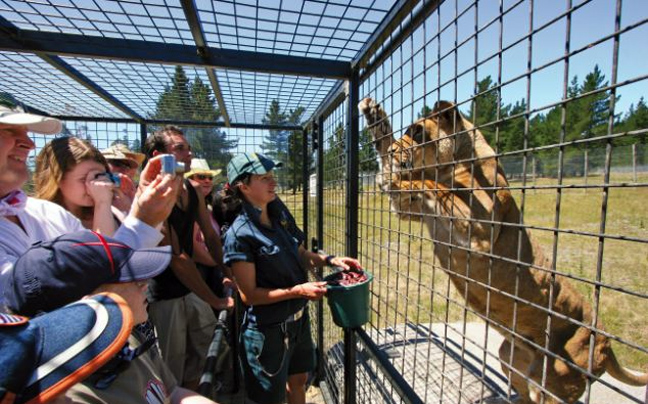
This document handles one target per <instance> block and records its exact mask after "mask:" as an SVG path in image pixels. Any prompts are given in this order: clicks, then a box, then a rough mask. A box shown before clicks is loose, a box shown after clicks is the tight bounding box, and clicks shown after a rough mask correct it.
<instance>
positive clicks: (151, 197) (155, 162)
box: [131, 154, 184, 227]
mask: <svg viewBox="0 0 648 404" xmlns="http://www.w3.org/2000/svg"><path fill="white" fill-rule="evenodd" d="M165 156H170V157H173V160H170V159H169V158H168V157H165ZM164 159H167V163H166V165H167V167H166V168H164V171H163V167H164V163H163V160H164ZM169 161H172V162H173V163H174V164H171V163H170V162H169ZM179 164H181V163H176V161H175V157H174V156H172V155H167V154H163V155H159V156H155V157H153V158H151V159H150V160H149V161H148V163H147V164H146V166H145V167H144V169H143V170H142V172H141V173H140V183H139V188H138V191H137V196H136V197H135V203H134V204H133V207H132V209H131V215H132V216H134V217H136V218H138V219H140V220H141V221H143V222H144V223H147V224H149V225H151V226H153V227H155V226H157V225H158V224H160V223H161V222H162V221H164V220H165V219H166V218H167V217H168V216H169V214H170V213H171V209H173V205H174V204H175V202H176V200H177V198H178V192H180V189H182V180H183V177H182V175H175V174H176V173H179V172H180V171H179V169H180V167H182V172H184V164H182V166H179ZM171 167H173V169H171ZM169 171H172V172H173V174H171V172H169ZM167 173H168V174H169V175H165V174H167Z"/></svg>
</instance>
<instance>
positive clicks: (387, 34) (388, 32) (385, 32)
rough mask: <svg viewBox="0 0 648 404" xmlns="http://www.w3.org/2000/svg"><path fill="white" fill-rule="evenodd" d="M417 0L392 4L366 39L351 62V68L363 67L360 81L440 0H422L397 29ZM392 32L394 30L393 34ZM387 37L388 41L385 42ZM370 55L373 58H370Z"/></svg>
mask: <svg viewBox="0 0 648 404" xmlns="http://www.w3.org/2000/svg"><path fill="white" fill-rule="evenodd" d="M419 2H420V0H400V1H399V2H398V3H396V4H395V5H394V7H392V9H391V10H390V12H389V14H388V15H387V16H386V17H385V18H384V19H383V21H382V23H381V24H380V26H378V28H377V29H376V31H375V32H374V34H373V35H372V36H371V38H369V40H368V41H367V44H366V45H365V46H364V47H363V49H361V50H360V52H359V54H358V56H357V57H356V58H355V59H354V60H353V61H352V62H351V66H352V68H353V69H357V68H364V69H365V71H364V72H362V74H361V76H360V81H362V80H363V79H364V78H365V77H367V76H368V75H369V74H371V72H372V71H373V70H374V69H375V68H376V66H379V65H380V64H381V63H382V62H383V61H384V59H385V58H386V57H387V56H389V55H390V54H391V52H392V50H393V49H394V48H395V47H397V46H399V45H400V43H401V42H402V40H403V38H406V37H407V36H408V35H410V34H411V33H412V31H414V29H415V28H416V27H418V26H419V25H420V24H421V23H422V22H423V21H424V20H425V19H426V18H427V17H428V16H429V15H430V14H432V12H433V11H434V10H436V9H437V8H438V7H439V5H440V4H441V0H423V4H422V5H421V7H419V9H418V10H417V11H416V13H415V14H414V15H413V16H412V18H411V19H410V20H409V21H408V22H407V24H406V25H404V26H403V27H401V29H400V30H397V28H398V26H399V25H400V24H401V23H402V22H403V20H405V18H406V17H407V15H408V14H409V13H411V12H412V11H413V10H414V9H415V7H416V5H417V3H419ZM394 32H396V34H395V35H394ZM390 38H391V39H390ZM388 39H389V42H388V43H386V42H387V40H388ZM385 44H386V45H385ZM383 45H385V47H384V48H383V49H382V50H381V51H380V52H379V53H378V54H376V52H378V50H379V49H380V47H381V46H383ZM374 56H375V57H374ZM372 57H374V58H373V59H372Z"/></svg>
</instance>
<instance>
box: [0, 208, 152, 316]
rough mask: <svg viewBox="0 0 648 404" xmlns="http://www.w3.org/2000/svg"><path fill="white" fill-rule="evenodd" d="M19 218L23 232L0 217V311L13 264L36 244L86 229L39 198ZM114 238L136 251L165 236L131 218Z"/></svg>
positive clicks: (68, 214)
mask: <svg viewBox="0 0 648 404" xmlns="http://www.w3.org/2000/svg"><path fill="white" fill-rule="evenodd" d="M18 219H20V223H21V224H22V226H23V228H24V229H25V230H24V231H23V229H21V228H20V226H18V225H17V224H15V223H13V222H11V221H9V220H8V219H7V218H5V217H0V308H2V306H4V290H5V285H6V284H7V281H8V279H9V278H10V276H11V271H12V270H13V266H14V263H15V262H16V260H18V258H19V257H20V256H21V255H22V254H23V253H24V252H25V251H27V249H29V247H31V245H32V244H33V243H36V242H38V241H48V240H52V239H54V238H56V237H58V236H61V235H63V234H67V233H73V232H75V231H81V230H85V228H84V227H83V225H82V224H81V221H80V220H79V219H77V218H76V217H75V216H74V215H72V214H71V213H70V212H68V211H67V210H65V209H63V208H62V207H61V206H59V205H57V204H55V203H53V202H49V201H45V200H42V199H36V198H27V206H25V210H23V211H22V212H20V213H19V214H18ZM113 238H114V239H116V240H119V241H120V242H122V243H124V244H126V245H128V246H130V247H131V248H133V249H136V250H137V249H140V248H149V247H155V246H156V245H158V244H159V243H160V241H161V240H162V233H160V232H159V231H158V230H156V229H154V228H153V227H151V226H149V225H147V224H146V223H144V222H142V221H141V220H139V219H136V218H134V217H131V216H128V217H127V218H126V220H124V222H123V223H122V225H121V226H120V227H119V229H117V231H116V232H115V235H114V236H113Z"/></svg>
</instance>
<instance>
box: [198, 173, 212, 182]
mask: <svg viewBox="0 0 648 404" xmlns="http://www.w3.org/2000/svg"><path fill="white" fill-rule="evenodd" d="M194 178H195V179H197V180H199V181H204V180H209V181H211V180H213V179H214V176H213V175H211V174H194Z"/></svg>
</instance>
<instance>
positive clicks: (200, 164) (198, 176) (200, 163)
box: [184, 158, 223, 232]
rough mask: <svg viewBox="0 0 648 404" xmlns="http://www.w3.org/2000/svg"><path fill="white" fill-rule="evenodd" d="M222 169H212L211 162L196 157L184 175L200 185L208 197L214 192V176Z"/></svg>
mask: <svg viewBox="0 0 648 404" xmlns="http://www.w3.org/2000/svg"><path fill="white" fill-rule="evenodd" d="M222 171H223V170H221V169H218V170H212V169H210V168H209V163H208V162H207V160H205V159H198V158H194V159H192V160H191V170H190V171H189V172H186V173H185V175H184V177H185V178H186V179H188V180H189V181H191V183H192V184H194V186H196V185H198V186H199V187H200V192H201V193H202V195H203V197H205V198H206V197H207V196H208V195H209V194H211V192H212V188H213V187H214V183H213V181H214V178H215V177H216V176H217V175H218V174H220V173H221V172H222ZM216 232H218V230H217V231H216Z"/></svg>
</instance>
